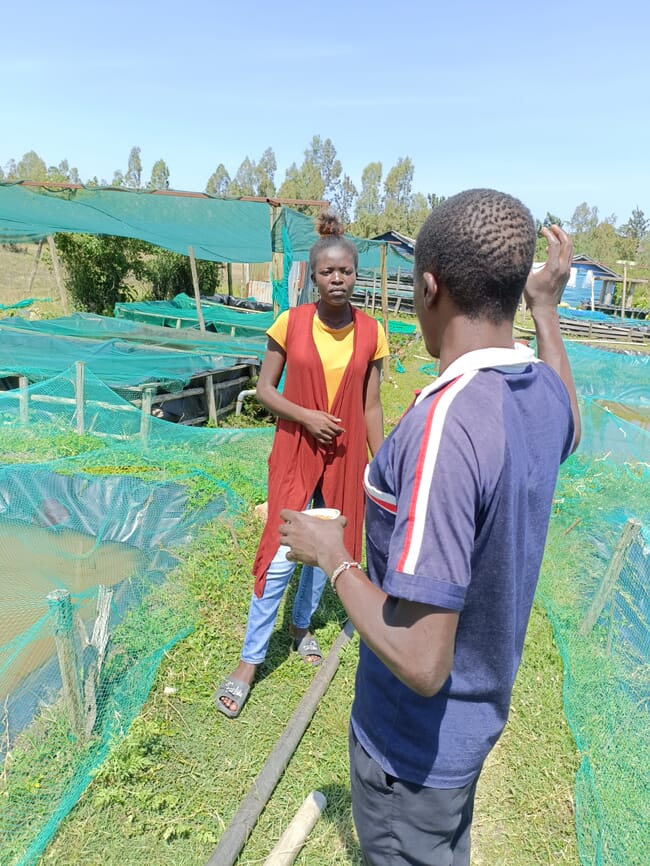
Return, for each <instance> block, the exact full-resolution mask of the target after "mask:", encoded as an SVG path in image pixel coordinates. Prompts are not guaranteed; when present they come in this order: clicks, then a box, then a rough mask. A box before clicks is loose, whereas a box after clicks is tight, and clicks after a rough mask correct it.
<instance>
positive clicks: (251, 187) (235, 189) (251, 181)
mask: <svg viewBox="0 0 650 866" xmlns="http://www.w3.org/2000/svg"><path fill="white" fill-rule="evenodd" d="M255 181H256V176H255V163H254V162H251V160H250V159H249V158H248V157H245V158H244V161H243V162H242V164H241V165H240V166H239V168H238V169H237V173H236V175H235V176H234V178H233V179H232V180H231V181H230V183H229V184H228V195H232V196H240V195H256V192H255Z"/></svg>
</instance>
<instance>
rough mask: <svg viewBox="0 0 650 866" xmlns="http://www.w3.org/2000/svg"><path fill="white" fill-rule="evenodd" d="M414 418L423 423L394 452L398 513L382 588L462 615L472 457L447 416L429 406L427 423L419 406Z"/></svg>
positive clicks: (475, 490)
mask: <svg viewBox="0 0 650 866" xmlns="http://www.w3.org/2000/svg"><path fill="white" fill-rule="evenodd" d="M412 411H413V410H412ZM415 412H417V413H418V414H419V415H421V416H424V417H421V418H420V421H421V423H420V424H418V425H413V424H411V425H410V426H409V427H408V428H407V429H408V430H409V435H408V436H407V437H403V438H402V441H400V442H399V447H398V449H396V453H395V463H394V469H395V478H394V483H395V487H396V491H397V495H396V500H397V513H396V515H395V523H394V529H393V534H392V537H391V542H390V551H389V556H388V563H387V570H386V577H385V579H384V583H383V589H384V590H385V591H386V592H387V593H388V594H389V595H392V596H394V597H397V598H404V599H407V600H409V601H416V602H421V603H423V604H430V605H435V606H438V607H445V608H448V609H450V610H462V608H463V607H464V604H465V596H466V593H467V588H468V586H469V584H470V581H471V573H472V564H471V557H472V551H473V549H474V539H475V533H476V516H477V510H478V507H477V506H478V502H479V500H480V479H479V470H478V466H477V463H476V455H475V452H474V450H473V448H472V447H471V443H470V441H469V437H468V435H467V430H466V429H465V427H464V425H463V424H462V423H460V422H459V419H458V418H456V417H454V414H453V413H452V412H448V413H445V412H444V407H440V405H438V406H436V405H435V401H434V405H433V406H431V407H429V408H428V409H427V412H426V416H425V413H424V412H422V407H418V408H417V409H416V410H415ZM436 414H438V415H440V414H442V415H443V416H445V415H446V417H443V418H442V419H441V418H436Z"/></svg>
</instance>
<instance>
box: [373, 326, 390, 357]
mask: <svg viewBox="0 0 650 866" xmlns="http://www.w3.org/2000/svg"><path fill="white" fill-rule="evenodd" d="M388 355H390V349H389V348H388V340H387V339H386V333H385V331H384V329H383V328H382V326H381V322H377V350H376V352H375V354H374V355H373V357H372V360H373V361H379V360H380V359H381V358H387V357H388Z"/></svg>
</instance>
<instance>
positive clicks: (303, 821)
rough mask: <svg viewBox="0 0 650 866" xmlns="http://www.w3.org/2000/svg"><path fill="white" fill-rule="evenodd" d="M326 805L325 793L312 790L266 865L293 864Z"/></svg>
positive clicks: (290, 865) (282, 865) (265, 862)
mask: <svg viewBox="0 0 650 866" xmlns="http://www.w3.org/2000/svg"><path fill="white" fill-rule="evenodd" d="M326 805H327V799H326V797H325V795H324V794H321V792H320V791H312V792H311V793H310V794H309V795H308V797H307V798H306V799H305V801H304V802H303V804H302V806H301V807H300V808H299V809H298V811H297V812H296V814H295V815H294V817H293V819H292V821H291V823H290V824H289V826H288V827H287V829H286V830H285V831H284V833H283V834H282V836H280V838H279V840H278V843H277V845H276V846H275V847H274V848H273V850H272V851H271V853H270V854H269V856H268V857H267V858H266V860H265V861H264V866H292V864H293V863H294V861H295V859H296V857H297V856H298V854H300V851H301V850H302V847H303V845H304V844H305V842H306V841H307V837H308V836H309V834H310V833H311V831H312V830H313V829H314V825H315V824H316V822H317V821H318V819H319V818H320V816H321V813H322V811H323V809H324V808H325V806H326Z"/></svg>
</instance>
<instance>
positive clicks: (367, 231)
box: [353, 162, 382, 238]
mask: <svg viewBox="0 0 650 866" xmlns="http://www.w3.org/2000/svg"><path fill="white" fill-rule="evenodd" d="M381 175H382V165H381V163H380V162H371V163H368V165H367V166H366V167H365V168H364V170H363V171H362V173H361V192H360V193H359V197H358V198H357V202H356V206H355V209H354V225H353V231H354V233H355V234H358V235H360V236H361V237H364V238H370V237H373V236H374V235H378V234H379V219H380V216H381V212H382V195H381Z"/></svg>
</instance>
